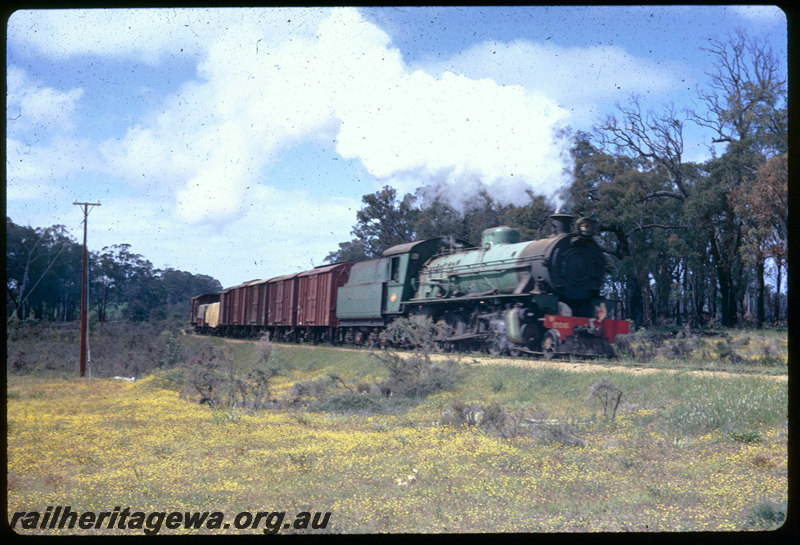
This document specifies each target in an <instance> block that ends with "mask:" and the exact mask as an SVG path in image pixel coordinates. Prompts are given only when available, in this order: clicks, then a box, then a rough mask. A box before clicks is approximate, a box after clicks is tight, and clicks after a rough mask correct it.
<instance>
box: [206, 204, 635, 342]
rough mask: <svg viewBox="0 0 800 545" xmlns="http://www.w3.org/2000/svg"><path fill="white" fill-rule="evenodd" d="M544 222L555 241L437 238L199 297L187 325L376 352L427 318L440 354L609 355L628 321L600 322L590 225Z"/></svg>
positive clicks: (565, 219) (513, 236)
mask: <svg viewBox="0 0 800 545" xmlns="http://www.w3.org/2000/svg"><path fill="white" fill-rule="evenodd" d="M551 217H552V220H553V225H554V233H553V234H552V235H551V236H549V237H546V238H542V239H540V240H535V241H528V242H520V234H519V231H518V230H517V229H512V228H510V227H505V226H502V227H495V228H491V229H486V230H485V231H484V232H483V234H482V240H481V246H480V247H479V248H471V247H469V245H468V244H467V243H465V242H463V241H460V240H456V239H453V238H452V237H436V238H431V239H426V240H421V241H417V242H409V243H406V244H400V245H397V246H393V247H391V248H389V249H388V250H386V251H385V252H384V253H383V256H382V257H380V258H378V259H373V260H370V261H364V262H360V263H339V264H335V265H329V266H323V267H318V268H316V269H313V270H311V271H306V272H303V273H297V274H292V275H286V276H280V277H277V278H273V279H270V280H253V281H250V282H245V283H244V284H240V285H238V286H234V287H232V288H228V289H226V290H223V291H222V292H220V293H219V294H213V293H210V294H203V295H199V296H197V297H194V298H193V299H192V314H191V322H192V325H193V326H194V327H195V329H196V330H197V331H199V332H202V333H213V334H220V335H233V336H258V335H261V334H263V333H265V332H266V333H269V334H270V337H271V338H272V339H275V340H282V339H283V340H295V341H296V340H309V341H313V342H315V343H316V342H322V341H328V342H334V343H348V344H371V345H372V344H378V345H380V344H383V342H384V338H383V335H382V333H383V331H384V329H385V327H386V325H387V324H388V323H390V322H391V321H392V320H394V319H396V318H399V317H410V316H427V317H430V318H431V319H432V320H433V321H434V322H437V323H439V324H440V326H441V327H440V328H439V336H438V338H437V340H438V341H439V342H440V344H441V345H442V346H444V347H447V348H452V349H459V350H464V349H466V350H472V351H478V350H487V351H488V352H490V353H492V354H502V353H510V354H512V355H518V354H521V353H531V354H542V355H544V356H546V357H551V356H552V355H554V354H574V355H613V349H612V344H613V343H614V339H615V337H616V335H618V334H626V333H628V332H629V322H628V321H626V320H614V319H609V318H607V315H608V312H609V309H612V308H613V304H614V303H613V302H612V301H609V300H607V299H605V298H603V297H602V296H601V294H600V290H601V288H602V283H603V277H604V275H605V267H606V265H605V259H604V256H603V252H602V250H601V248H600V247H599V246H598V244H597V243H596V242H595V240H594V238H593V234H594V221H593V220H591V219H589V218H580V219H578V220H577V221H574V219H575V218H574V217H573V216H571V215H566V214H554V215H553V216H551ZM573 222H574V223H575V227H576V231H573V230H572V224H573Z"/></svg>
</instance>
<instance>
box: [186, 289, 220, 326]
mask: <svg viewBox="0 0 800 545" xmlns="http://www.w3.org/2000/svg"><path fill="white" fill-rule="evenodd" d="M218 302H219V293H204V294H202V295H196V296H194V297H192V313H191V315H190V317H189V323H191V324H192V325H193V326H194V327H203V326H205V325H206V323H205V314H206V313H205V310H206V305H208V304H210V303H218ZM201 307H202V308H201Z"/></svg>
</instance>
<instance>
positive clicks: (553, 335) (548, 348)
mask: <svg viewBox="0 0 800 545" xmlns="http://www.w3.org/2000/svg"><path fill="white" fill-rule="evenodd" d="M558 344H559V337H558V332H557V331H556V330H555V329H548V330H547V331H545V333H544V336H543V337H542V353H543V354H544V357H545V358H546V359H548V360H549V359H550V358H552V357H553V355H555V353H556V350H557V349H558Z"/></svg>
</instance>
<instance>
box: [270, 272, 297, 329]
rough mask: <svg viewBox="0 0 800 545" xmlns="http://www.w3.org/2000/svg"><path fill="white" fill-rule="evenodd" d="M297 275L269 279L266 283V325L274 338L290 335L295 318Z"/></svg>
mask: <svg viewBox="0 0 800 545" xmlns="http://www.w3.org/2000/svg"><path fill="white" fill-rule="evenodd" d="M297 274H298V273H295V274H288V275H285V276H278V277H275V278H271V279H270V280H269V281H268V282H267V308H268V312H267V325H268V326H269V327H270V328H275V330H274V338H281V337H286V336H288V335H291V333H293V331H291V328H293V327H294V326H295V325H296V318H297Z"/></svg>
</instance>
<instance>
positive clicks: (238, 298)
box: [219, 280, 253, 335]
mask: <svg viewBox="0 0 800 545" xmlns="http://www.w3.org/2000/svg"><path fill="white" fill-rule="evenodd" d="M250 282H253V281H252V280H250V281H249V282H244V283H242V284H239V285H237V286H232V287H230V288H228V289H225V290H222V291H221V292H220V294H219V325H220V327H222V328H223V329H224V330H225V331H227V332H228V333H229V334H234V335H236V334H241V331H239V330H240V327H239V326H242V325H244V323H245V312H244V309H245V306H244V290H245V288H246V287H247V285H248V284H249V283H250Z"/></svg>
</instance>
